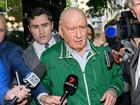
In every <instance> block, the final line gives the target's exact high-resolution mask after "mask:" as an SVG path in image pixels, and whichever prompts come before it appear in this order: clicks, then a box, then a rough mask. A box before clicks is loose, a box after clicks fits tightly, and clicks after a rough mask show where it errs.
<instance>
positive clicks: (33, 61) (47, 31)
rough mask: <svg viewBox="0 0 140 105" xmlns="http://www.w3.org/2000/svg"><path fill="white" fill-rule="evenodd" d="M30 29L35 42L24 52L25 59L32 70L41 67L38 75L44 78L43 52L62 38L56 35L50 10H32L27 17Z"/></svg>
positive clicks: (38, 8) (39, 8)
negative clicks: (41, 62)
mask: <svg viewBox="0 0 140 105" xmlns="http://www.w3.org/2000/svg"><path fill="white" fill-rule="evenodd" d="M27 20H28V28H29V31H30V33H31V35H32V36H33V42H32V43H31V44H30V45H29V47H27V49H26V50H25V51H24V58H25V61H26V63H27V64H28V65H29V67H30V68H31V70H33V71H34V69H35V68H37V67H40V69H39V71H38V75H41V76H43V74H44V73H45V69H43V66H39V65H41V64H40V56H41V54H42V52H43V51H45V50H46V49H47V48H49V47H51V46H52V45H54V44H55V43H57V42H58V41H59V40H60V36H59V35H58V34H56V33H54V32H53V31H52V30H53V21H52V15H51V13H50V12H49V11H48V10H45V9H44V8H41V7H37V8H34V9H31V11H30V13H28V16H27Z"/></svg>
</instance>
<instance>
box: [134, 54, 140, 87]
mask: <svg viewBox="0 0 140 105" xmlns="http://www.w3.org/2000/svg"><path fill="white" fill-rule="evenodd" d="M139 77H140V55H139V59H138V65H137V70H136V73H135V84H136V85H135V89H137V85H138V80H139Z"/></svg>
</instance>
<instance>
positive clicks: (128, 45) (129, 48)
mask: <svg viewBox="0 0 140 105" xmlns="http://www.w3.org/2000/svg"><path fill="white" fill-rule="evenodd" d="M121 44H122V45H123V46H124V47H125V48H126V50H125V52H126V53H125V55H124V56H123V58H122V61H123V62H125V61H126V60H128V59H130V58H132V56H133V55H134V49H135V48H134V46H133V44H132V43H131V42H130V41H127V40H122V41H121Z"/></svg>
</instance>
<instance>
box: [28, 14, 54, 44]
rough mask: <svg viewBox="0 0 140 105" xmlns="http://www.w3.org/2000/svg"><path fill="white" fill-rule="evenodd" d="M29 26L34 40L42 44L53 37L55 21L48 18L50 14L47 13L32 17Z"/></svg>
mask: <svg viewBox="0 0 140 105" xmlns="http://www.w3.org/2000/svg"><path fill="white" fill-rule="evenodd" d="M28 28H29V31H30V32H31V33H32V36H33V38H34V40H35V41H37V42H38V43H40V44H45V43H47V42H49V41H50V39H51V37H52V29H53V23H52V22H51V21H50V20H48V16H47V15H45V14H42V15H40V16H35V17H34V19H31V20H30V23H29V26H28Z"/></svg>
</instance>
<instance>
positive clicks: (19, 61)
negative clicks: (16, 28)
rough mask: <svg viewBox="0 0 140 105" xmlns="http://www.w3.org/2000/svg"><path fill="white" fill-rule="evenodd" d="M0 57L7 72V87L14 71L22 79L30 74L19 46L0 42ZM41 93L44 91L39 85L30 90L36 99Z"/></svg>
mask: <svg viewBox="0 0 140 105" xmlns="http://www.w3.org/2000/svg"><path fill="white" fill-rule="evenodd" d="M0 56H1V58H2V61H3V63H4V65H5V68H6V69H7V70H8V75H7V77H8V79H9V87H10V84H11V81H12V79H13V74H14V72H15V70H16V71H18V72H19V73H20V74H21V78H22V79H23V78H24V77H25V76H26V75H27V74H29V73H30V72H31V70H30V69H29V67H28V66H27V65H26V63H25V61H24V59H23V53H22V48H20V47H19V46H17V45H15V44H13V43H11V42H8V41H6V40H4V41H2V42H1V43H0ZM42 92H45V89H44V87H43V86H42V85H41V84H39V85H37V87H36V88H33V89H32V96H33V97H34V98H36V97H37V96H38V95H39V94H40V93H42Z"/></svg>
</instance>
